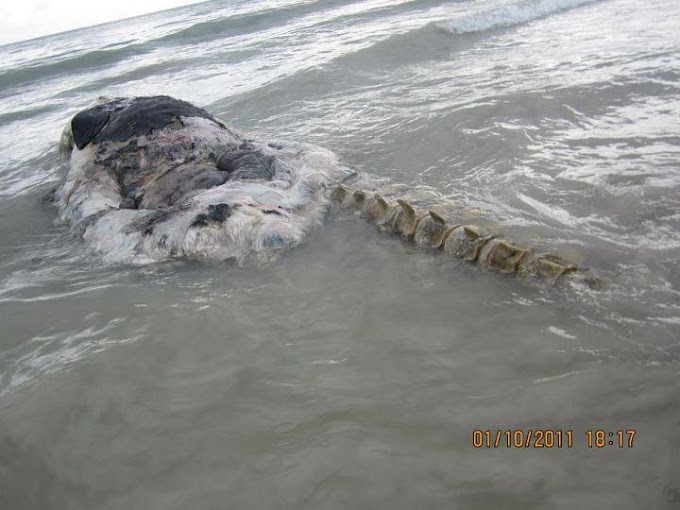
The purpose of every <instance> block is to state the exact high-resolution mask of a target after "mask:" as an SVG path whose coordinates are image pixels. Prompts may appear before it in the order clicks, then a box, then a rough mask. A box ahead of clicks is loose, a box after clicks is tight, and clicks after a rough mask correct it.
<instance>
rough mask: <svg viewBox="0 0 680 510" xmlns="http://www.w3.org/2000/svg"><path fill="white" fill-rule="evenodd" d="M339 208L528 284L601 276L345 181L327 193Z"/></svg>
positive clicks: (594, 281) (590, 282)
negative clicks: (350, 185)
mask: <svg viewBox="0 0 680 510" xmlns="http://www.w3.org/2000/svg"><path fill="white" fill-rule="evenodd" d="M330 198H331V200H332V202H333V207H334V209H335V210H336V211H338V212H343V211H344V212H348V211H353V212H355V213H358V214H359V216H360V217H361V218H362V219H364V220H366V221H368V222H370V223H373V224H375V225H377V227H378V230H379V231H380V232H382V233H385V234H391V235H394V236H397V237H399V238H400V239H401V240H402V241H404V242H406V243H410V244H413V245H415V246H417V247H418V248H420V249H422V250H426V251H430V252H433V253H440V254H441V255H443V256H446V257H451V258H457V259H461V260H464V261H467V262H470V263H473V264H476V265H477V266H479V267H482V268H485V269H490V270H494V271H497V272H500V273H507V274H515V275H517V276H519V277H520V278H522V279H524V280H526V281H528V282H529V283H532V284H538V285H541V284H548V285H555V284H558V283H562V282H565V281H569V282H571V283H576V284H581V285H586V286H588V287H590V288H599V287H601V286H602V285H603V280H602V279H601V278H600V277H598V276H596V275H594V274H593V273H592V272H591V271H590V270H589V269H585V268H580V267H578V266H576V265H575V264H571V263H570V262H568V261H566V260H564V259H562V258H561V257H560V256H558V255H556V254H554V253H536V252H534V250H532V249H528V248H527V249H525V248H521V247H519V246H516V245H515V244H513V243H512V242H510V241H508V240H506V239H503V238H502V237H501V236H500V235H498V234H495V233H491V232H489V231H488V230H487V229H486V228H482V227H477V226H474V225H466V224H462V223H452V222H448V221H447V220H446V218H444V216H442V215H441V214H439V213H438V212H436V211H433V210H429V211H424V212H423V211H417V210H416V208H415V207H414V206H413V205H412V204H411V203H409V202H408V201H406V200H402V199H397V200H396V202H390V201H389V200H387V199H385V198H384V197H382V196H381V195H380V194H378V193H374V192H370V191H364V190H362V189H356V190H352V189H350V188H348V187H346V186H344V185H338V186H336V187H334V188H333V189H332V190H331V192H330Z"/></svg>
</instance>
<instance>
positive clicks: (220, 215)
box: [208, 204, 231, 223]
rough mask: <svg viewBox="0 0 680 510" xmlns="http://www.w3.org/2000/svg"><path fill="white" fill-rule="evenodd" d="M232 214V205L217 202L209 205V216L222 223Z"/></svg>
mask: <svg viewBox="0 0 680 510" xmlns="http://www.w3.org/2000/svg"><path fill="white" fill-rule="evenodd" d="M229 216H231V207H229V206H228V205H227V204H217V205H209V206H208V218H210V219H211V220H212V221H215V222H217V223H222V222H223V221H224V220H226V219H227V218H228V217H229Z"/></svg>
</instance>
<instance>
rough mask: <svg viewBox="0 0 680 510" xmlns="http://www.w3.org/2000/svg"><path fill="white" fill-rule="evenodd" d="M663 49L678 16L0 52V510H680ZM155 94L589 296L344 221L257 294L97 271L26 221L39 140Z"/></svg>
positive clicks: (259, 22) (413, 26) (511, 20)
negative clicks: (301, 149) (105, 98)
mask: <svg viewBox="0 0 680 510" xmlns="http://www.w3.org/2000/svg"><path fill="white" fill-rule="evenodd" d="M679 34H680V5H679V4H677V3H676V2H674V1H670V0H652V1H650V2H647V3H646V4H645V6H644V8H643V7H642V6H641V5H640V3H639V2H633V1H632V0H608V1H590V2H587V1H579V0H524V1H507V0H490V1H467V2H444V1H440V0H423V1H402V2H399V1H391V2H387V1H375V0H366V1H363V2H356V1H355V2H350V1H344V2H343V1H322V0H317V1H298V2H293V1H285V0H280V1H276V0H272V1H267V2H252V1H241V2H220V1H213V2H206V3H203V4H198V5H194V6H190V7H186V8H181V9H175V10H172V11H166V12H164V13H158V14H154V15H148V16H144V17H140V18H136V19H134V20H128V21H125V22H119V23H113V24H108V25H103V26H100V27H96V28H90V29H84V30H79V31H74V32H70V33H66V34H61V35H56V36H51V37H48V38H43V39H38V40H34V41H28V42H22V43H17V44H14V45H9V46H5V47H3V48H2V49H3V58H2V61H0V150H1V151H2V156H3V158H2V159H1V160H0V238H2V239H3V241H4V242H3V243H2V244H1V245H0V314H1V315H0V317H1V320H2V330H1V331H2V332H1V333H0V506H1V507H2V508H17V509H23V508H59V509H61V508H74V509H77V508H88V509H89V508H111V509H113V508H164V509H165V508H187V507H190V506H195V507H197V508H340V507H349V508H415V507H426V506H427V507H433V508H461V509H468V508H470V509H472V508H474V509H478V508H483V509H487V508H488V509H495V508H518V509H519V508H521V509H526V508H551V509H552V508H560V509H562V508H565V509H566V508H596V507H597V508H617V509H625V508H631V509H633V508H678V507H680V460H679V459H680V406H679V404H680V402H679V400H680V363H679V360H680V269H679V268H680V264H679V261H680V260H679V259H680V256H679V255H678V253H679V251H678V248H679V247H680V230H679V227H680V215H679V214H678V210H680V173H679V171H680V164H679V163H678V161H680V134H679V133H680V121H679V120H678V119H679V118H680V116H679V114H680V107H679V106H678V105H680V101H679V99H680V73H678V64H679V63H680V35H679ZM161 93H162V94H170V95H174V96H178V97H181V98H182V99H185V100H188V101H191V102H193V103H195V104H197V105H199V106H202V107H205V108H207V109H208V110H209V111H211V112H213V113H215V114H217V115H218V116H219V117H221V118H223V119H224V120H226V121H227V122H229V123H231V124H233V125H235V126H237V127H239V128H241V129H245V130H250V131H251V132H253V133H255V134H257V135H258V136H261V137H263V138H267V137H269V138H281V139H289V140H297V141H307V142H313V143H316V144H318V145H321V146H324V147H328V148H330V149H332V150H334V151H336V152H337V153H338V154H339V156H340V158H341V160H342V162H343V163H344V164H346V165H348V166H350V167H352V168H354V169H356V170H359V171H363V172H370V173H372V174H374V175H377V176H380V177H387V178H390V179H392V180H394V181H396V182H403V183H406V184H409V185H411V186H420V185H422V186H431V187H434V188H436V189H438V190H439V191H440V192H442V193H444V194H447V195H448V196H450V198H452V199H454V200H456V201H458V202H459V203H461V204H463V205H464V206H466V207H468V208H470V209H474V210H477V211H479V213H480V214H481V215H483V216H484V217H487V218H490V219H491V220H492V221H495V222H498V223H500V224H502V225H503V229H504V230H505V231H506V232H508V233H509V234H510V235H511V236H512V237H513V238H514V239H516V240H517V241H518V242H521V243H523V244H527V245H535V246H537V247H539V248H542V249H548V250H557V251H559V252H560V253H564V254H565V255H568V256H569V257H570V258H572V259H574V260H576V261H578V262H579V263H582V264H584V265H589V266H592V267H593V268H596V269H597V270H598V271H599V272H600V274H603V275H604V276H606V277H607V278H608V279H609V281H610V284H609V285H608V286H607V287H605V289H603V290H601V291H582V290H581V291H578V290H574V289H552V290H540V289H534V288H531V287H528V286H525V285H522V284H521V283H519V282H517V281H516V280H515V279H513V278H501V277H499V276H496V275H492V274H488V273H482V272H478V271H477V270H475V269H473V268H471V267H468V266H466V265H465V264H463V263H459V262H456V261H443V260H439V259H437V258H433V257H432V256H430V255H428V254H425V253H421V252H415V251H413V250H412V249H410V248H409V247H407V246H403V245H401V244H400V243H399V242H396V241H394V240H391V239H387V238H383V237H380V236H379V235H377V234H376V232H374V231H373V230H372V229H371V228H370V227H369V226H368V225H365V224H362V223H360V222H355V221H353V220H347V221H338V222H335V223H331V224H329V225H327V226H326V227H325V228H324V229H322V230H320V231H318V232H317V233H316V234H315V235H314V236H313V237H312V238H311V239H310V240H309V242H308V243H307V245H306V246H304V247H303V248H301V249H298V250H295V251H293V252H292V253H290V254H288V255H287V256H286V257H284V258H283V259H282V260H280V261H279V262H277V263H276V264H274V265H272V266H266V267H245V268H238V267H232V266H225V265H221V264H203V263H198V262H181V261H177V262H171V263H165V264H157V265H151V266H146V267H143V268H135V267H127V266H124V267H120V266H105V265H103V264H102V263H101V262H100V261H99V260H98V259H97V258H96V257H93V256H91V255H90V254H88V253H87V252H86V251H85V250H84V247H83V246H82V245H81V244H80V243H79V242H78V241H77V240H74V239H73V238H72V237H71V236H70V234H69V232H68V229H67V228H66V227H64V226H62V225H57V224H55V218H56V213H55V211H54V210H53V209H52V208H51V207H49V206H47V205H44V204H42V203H41V198H42V196H43V195H44V194H45V193H46V192H48V191H49V190H50V189H51V188H52V187H54V186H55V185H56V184H57V183H58V182H59V180H60V179H61V178H62V177H63V175H64V173H65V170H66V167H65V166H64V164H63V163H62V162H61V161H60V160H59V158H58V154H57V147H56V143H57V140H58V137H59V133H60V131H61V128H62V127H63V125H64V123H65V122H66V121H67V120H68V118H69V117H70V116H71V115H72V114H74V113H75V112H76V111H78V110H79V109H80V108H82V107H83V106H85V105H86V104H87V103H89V102H90V101H91V100H92V98H93V97H96V96H98V95H143V94H161ZM475 429H481V430H487V429H489V430H491V431H493V432H495V431H496V430H502V431H505V430H507V429H511V430H515V429H519V430H528V429H561V430H572V431H573V446H572V447H571V448H568V447H566V446H565V447H563V448H561V449H559V448H543V449H540V448H529V449H527V448H514V447H511V448H507V447H499V448H493V447H492V448H485V447H483V448H479V449H477V448H474V447H473V445H472V439H473V430H475ZM591 429H603V430H605V431H607V432H609V431H611V432H613V434H614V439H616V431H618V430H629V429H635V430H636V431H637V432H636V434H635V438H634V446H633V447H632V448H628V447H624V448H619V447H618V446H616V445H614V446H609V445H607V446H605V447H604V448H601V449H600V448H596V447H593V448H589V447H588V445H587V438H586V435H585V433H586V431H587V430H591ZM608 441H609V438H607V442H608Z"/></svg>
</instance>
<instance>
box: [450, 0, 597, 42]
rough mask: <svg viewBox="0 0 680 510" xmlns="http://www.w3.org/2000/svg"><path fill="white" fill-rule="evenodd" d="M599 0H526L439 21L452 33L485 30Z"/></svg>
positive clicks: (516, 23)
mask: <svg viewBox="0 0 680 510" xmlns="http://www.w3.org/2000/svg"><path fill="white" fill-rule="evenodd" d="M596 1H598V0H524V1H522V2H516V3H513V4H510V5H504V6H502V7H496V8H494V9H489V10H487V11H485V12H480V13H475V14H471V15H467V16H463V17H460V18H455V19H450V20H447V21H442V22H439V23H437V26H438V27H440V28H442V29H444V30H445V31H447V32H449V33H451V34H469V33H473V32H484V31H485V30H491V29H494V28H503V27H510V26H513V25H520V24H522V23H526V22H528V21H533V20H535V19H538V18H543V17H545V16H549V15H550V14H555V13H558V12H561V11H566V10H568V9H572V8H574V7H579V6H581V5H586V4H590V3H594V2H596Z"/></svg>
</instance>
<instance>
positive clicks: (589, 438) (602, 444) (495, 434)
mask: <svg viewBox="0 0 680 510" xmlns="http://www.w3.org/2000/svg"><path fill="white" fill-rule="evenodd" d="M636 432H637V431H636V429H618V430H612V431H608V430H604V429H591V430H588V431H586V432H585V433H584V435H585V446H587V447H588V448H606V447H617V448H632V447H633V440H634V439H635V433H636ZM574 437H575V436H574V431H573V430H571V429H565V430H563V429H506V430H503V429H497V430H490V429H486V430H481V429H477V430H474V431H473V432H472V446H473V447H475V448H573V447H574Z"/></svg>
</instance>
